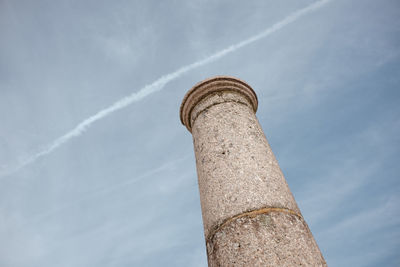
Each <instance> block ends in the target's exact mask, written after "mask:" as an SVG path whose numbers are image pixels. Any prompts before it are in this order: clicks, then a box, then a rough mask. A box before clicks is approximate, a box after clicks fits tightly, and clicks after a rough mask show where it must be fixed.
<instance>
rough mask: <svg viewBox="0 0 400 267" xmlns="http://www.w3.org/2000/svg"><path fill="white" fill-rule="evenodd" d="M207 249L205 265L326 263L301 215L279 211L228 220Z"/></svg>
mask: <svg viewBox="0 0 400 267" xmlns="http://www.w3.org/2000/svg"><path fill="white" fill-rule="evenodd" d="M207 252H208V253H207V254H208V262H209V266H271V267H276V266H288V267H289V266H290V267H291V266H326V263H325V260H324V258H323V257H322V255H321V253H320V251H319V249H318V246H317V244H316V243H315V241H314V239H313V237H312V234H311V233H310V230H309V229H308V227H307V224H306V223H305V222H304V221H303V219H302V218H301V217H299V216H298V215H295V214H291V213H287V212H281V211H272V212H267V213H263V214H258V215H255V216H251V215H250V216H242V217H240V218H238V219H236V220H233V221H231V222H230V223H228V224H227V225H225V226H224V227H222V228H221V229H219V231H218V232H217V233H215V235H214V236H213V237H212V238H211V240H210V241H209V242H207Z"/></svg>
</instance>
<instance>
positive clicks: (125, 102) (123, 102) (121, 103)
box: [0, 0, 331, 176]
mask: <svg viewBox="0 0 400 267" xmlns="http://www.w3.org/2000/svg"><path fill="white" fill-rule="evenodd" d="M330 1H331V0H321V1H318V2H315V3H313V4H311V5H309V6H307V7H305V8H303V9H300V10H298V11H296V12H294V13H292V14H290V15H289V16H287V17H286V18H285V19H283V20H281V21H279V22H277V23H275V24H274V25H272V26H271V27H269V28H267V29H266V30H264V31H262V32H260V33H259V34H257V35H254V36H252V37H250V38H248V39H246V40H244V41H241V42H239V43H236V44H233V45H231V46H229V47H227V48H225V49H223V50H221V51H218V52H216V53H215V54H213V55H211V56H209V57H207V58H205V59H202V60H199V61H196V62H194V63H192V64H190V65H187V66H184V67H182V68H180V69H178V70H177V71H175V72H172V73H169V74H166V75H164V76H161V77H160V78H159V79H157V80H156V81H154V82H153V83H151V84H149V85H146V86H144V87H143V88H141V89H140V90H139V91H138V92H135V93H132V94H131V95H129V96H126V97H124V98H122V99H120V100H118V101H117V102H115V103H114V104H112V105H111V106H109V107H107V108H105V109H102V110H100V111H99V112H97V113H96V114H94V115H93V116H91V117H89V118H87V119H85V120H83V121H82V122H81V123H79V124H78V125H77V126H75V127H74V128H73V129H72V130H70V131H69V132H67V133H66V134H64V135H63V136H61V137H59V138H57V139H56V140H54V141H53V142H52V143H50V144H49V145H48V146H47V147H45V148H44V149H42V150H41V151H39V152H38V153H36V154H33V155H31V156H29V157H28V158H26V159H24V160H21V161H20V162H19V163H18V164H16V165H15V166H14V167H11V168H5V169H4V170H1V171H0V176H6V175H9V174H12V173H14V172H16V171H18V170H20V169H21V168H23V167H24V166H26V165H28V164H31V163H33V162H35V161H36V160H37V159H39V158H41V157H43V156H45V155H48V154H50V153H51V152H53V151H54V150H56V149H57V148H59V147H60V146H62V145H63V144H65V143H67V142H68V141H69V140H71V139H72V138H75V137H78V136H80V135H82V134H83V133H84V132H85V131H86V130H87V129H88V128H89V127H90V126H91V125H92V124H93V123H95V122H96V121H98V120H100V119H103V118H105V117H107V116H108V115H110V114H112V113H114V112H115V111H118V110H120V109H123V108H125V107H127V106H129V105H131V104H133V103H135V102H138V101H140V100H142V99H143V98H145V97H147V96H149V95H151V94H153V93H155V92H157V91H160V90H162V89H163V88H164V86H165V85H166V84H167V83H169V82H171V81H173V80H175V79H177V78H179V77H180V76H182V75H184V74H185V73H187V72H189V71H191V70H193V69H196V68H199V67H201V66H204V65H206V64H209V63H212V62H214V61H216V60H218V59H220V58H222V57H224V56H226V55H228V54H230V53H232V52H234V51H236V50H238V49H240V48H242V47H245V46H247V45H249V44H251V43H254V42H256V41H258V40H260V39H263V38H265V37H267V36H269V35H271V34H273V33H274V32H277V31H279V30H280V29H282V28H283V27H285V26H287V25H289V24H290V23H292V22H294V21H296V20H298V19H299V18H301V17H303V16H305V15H307V14H309V13H310V12H313V11H315V10H317V9H319V8H321V7H322V6H324V5H325V4H327V3H328V2H330Z"/></svg>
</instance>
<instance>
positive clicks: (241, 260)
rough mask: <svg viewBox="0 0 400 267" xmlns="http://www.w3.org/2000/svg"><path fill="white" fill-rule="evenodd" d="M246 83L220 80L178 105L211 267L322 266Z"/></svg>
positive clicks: (211, 81) (208, 83)
mask: <svg viewBox="0 0 400 267" xmlns="http://www.w3.org/2000/svg"><path fill="white" fill-rule="evenodd" d="M257 105H258V101H257V96H256V94H255V93H254V91H253V89H251V87H250V86H249V85H247V84H246V83H245V82H243V81H241V80H238V79H236V78H233V77H226V76H219V77H215V78H211V79H208V80H205V81H203V82H201V83H199V84H197V85H196V86H194V87H193V88H192V89H191V90H190V91H189V92H188V93H187V94H186V95H185V98H184V100H183V102H182V105H181V110H180V115H181V121H182V123H183V124H184V125H185V126H186V127H187V129H188V130H189V131H190V132H191V133H192V135H193V143H194V150H195V155H196V166H197V174H198V182H199V190H200V200H201V207H202V215H203V223H204V234H205V239H206V247H207V256H208V263H209V266H300V265H302V266H326V263H325V260H324V259H323V257H322V255H321V253H320V251H319V248H318V246H317V244H316V242H315V240H314V238H313V236H312V234H311V232H310V230H309V228H308V226H307V224H306V222H305V221H304V219H303V217H302V215H301V213H300V210H299V208H298V207H297V204H296V202H295V200H294V198H293V195H292V193H291V192H290V189H289V187H288V185H287V183H286V181H285V178H284V176H283V174H282V171H281V170H280V168H279V165H278V162H277V161H276V159H275V156H274V154H273V153H272V150H271V148H270V146H269V144H268V141H267V139H266V137H265V135H264V132H263V131H262V129H261V126H260V124H259V123H258V120H257V118H256V115H255V112H256V111H257Z"/></svg>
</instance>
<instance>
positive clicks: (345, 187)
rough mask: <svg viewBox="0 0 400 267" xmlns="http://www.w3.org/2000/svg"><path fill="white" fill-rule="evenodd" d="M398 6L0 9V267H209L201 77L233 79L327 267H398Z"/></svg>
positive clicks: (44, 5)
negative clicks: (255, 104)
mask: <svg viewBox="0 0 400 267" xmlns="http://www.w3.org/2000/svg"><path fill="white" fill-rule="evenodd" d="M399 18H400V3H399V2H398V1H397V0H379V1H378V0H332V1H323V2H318V1H316V0H284V1H272V0H262V1H261V0H259V1H256V0H254V1H253V0H249V1H222V0H221V1H206V0H191V1H175V0H166V1H127V0H115V1H102V0H100V1H98V0H97V1H93V0H87V1H77V0H76V1H73V0H69V1H67V0H57V1H50V0H37V1H28V0H12V1H11V0H0V122H1V123H0V236H1V238H0V266H5V267H9V266H10V267H11V266H12V267H19V266H24V267H25V266H29V267H31V266H40V267H46V266H61V267H63V266H74V267H80V266H82V267H83V266H99V267H102V266H207V257H206V251H205V242H204V236H203V226H202V218H201V209H200V199H199V192H198V185H197V175H196V166H195V160H194V152H193V144H192V137H191V134H190V133H189V132H188V131H187V130H186V128H185V127H184V126H183V125H181V123H180V120H179V106H180V104H181V101H182V99H183V96H184V94H185V93H186V92H187V91H188V90H189V89H190V88H191V87H192V86H193V85H194V84H196V83H197V82H199V81H201V80H203V79H206V78H209V77H212V76H216V75H230V76H235V77H238V78H240V79H242V80H244V81H246V82H247V83H248V84H249V85H251V86H252V88H253V89H254V90H255V92H256V93H257V96H258V99H259V108H258V111H257V117H258V119H259V121H260V124H261V126H262V127H263V129H264V131H265V134H266V136H267V138H268V141H269V143H270V144H271V147H272V150H273V151H274V153H275V155H276V157H277V159H278V162H279V164H280V167H281V169H282V171H283V173H284V175H285V177H286V180H287V182H288V184H289V186H290V188H291V190H292V192H293V194H294V197H295V199H296V201H297V203H298V205H299V207H300V209H301V211H302V214H303V216H304V218H305V220H306V221H307V223H308V224H309V227H310V229H311V231H312V232H313V235H314V237H315V239H316V241H317V243H318V245H319V247H320V249H321V251H322V253H323V255H324V257H325V259H326V261H327V263H328V264H329V266H399V265H400V197H399V191H400V181H399V173H400V165H399V160H400V105H399V103H400V60H399V59H400V19H399Z"/></svg>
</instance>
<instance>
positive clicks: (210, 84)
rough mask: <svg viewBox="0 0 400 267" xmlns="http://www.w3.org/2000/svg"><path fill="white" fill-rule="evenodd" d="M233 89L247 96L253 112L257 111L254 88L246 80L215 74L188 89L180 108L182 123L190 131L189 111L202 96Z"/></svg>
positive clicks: (190, 111)
mask: <svg viewBox="0 0 400 267" xmlns="http://www.w3.org/2000/svg"><path fill="white" fill-rule="evenodd" d="M224 91H227V92H229V91H231V92H232V91H233V92H237V93H239V94H241V95H243V96H244V97H246V98H247V100H248V101H249V103H250V104H251V107H252V109H253V110H254V112H256V111H257V107H258V100H257V95H256V93H255V92H254V90H253V89H252V88H251V87H250V85H248V84H247V83H246V82H244V81H242V80H240V79H237V78H235V77H230V76H216V77H213V78H209V79H206V80H204V81H202V82H199V83H198V84H196V85H195V86H193V88H192V89H190V90H189V91H188V92H187V93H186V95H185V97H184V98H183V101H182V104H181V108H180V119H181V122H182V124H183V125H185V126H186V128H187V129H188V130H189V132H191V131H192V125H191V119H190V117H191V113H192V111H193V108H194V107H195V106H196V105H197V104H198V103H199V102H200V101H201V100H203V99H204V98H206V97H207V96H209V95H212V94H214V93H219V92H224Z"/></svg>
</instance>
